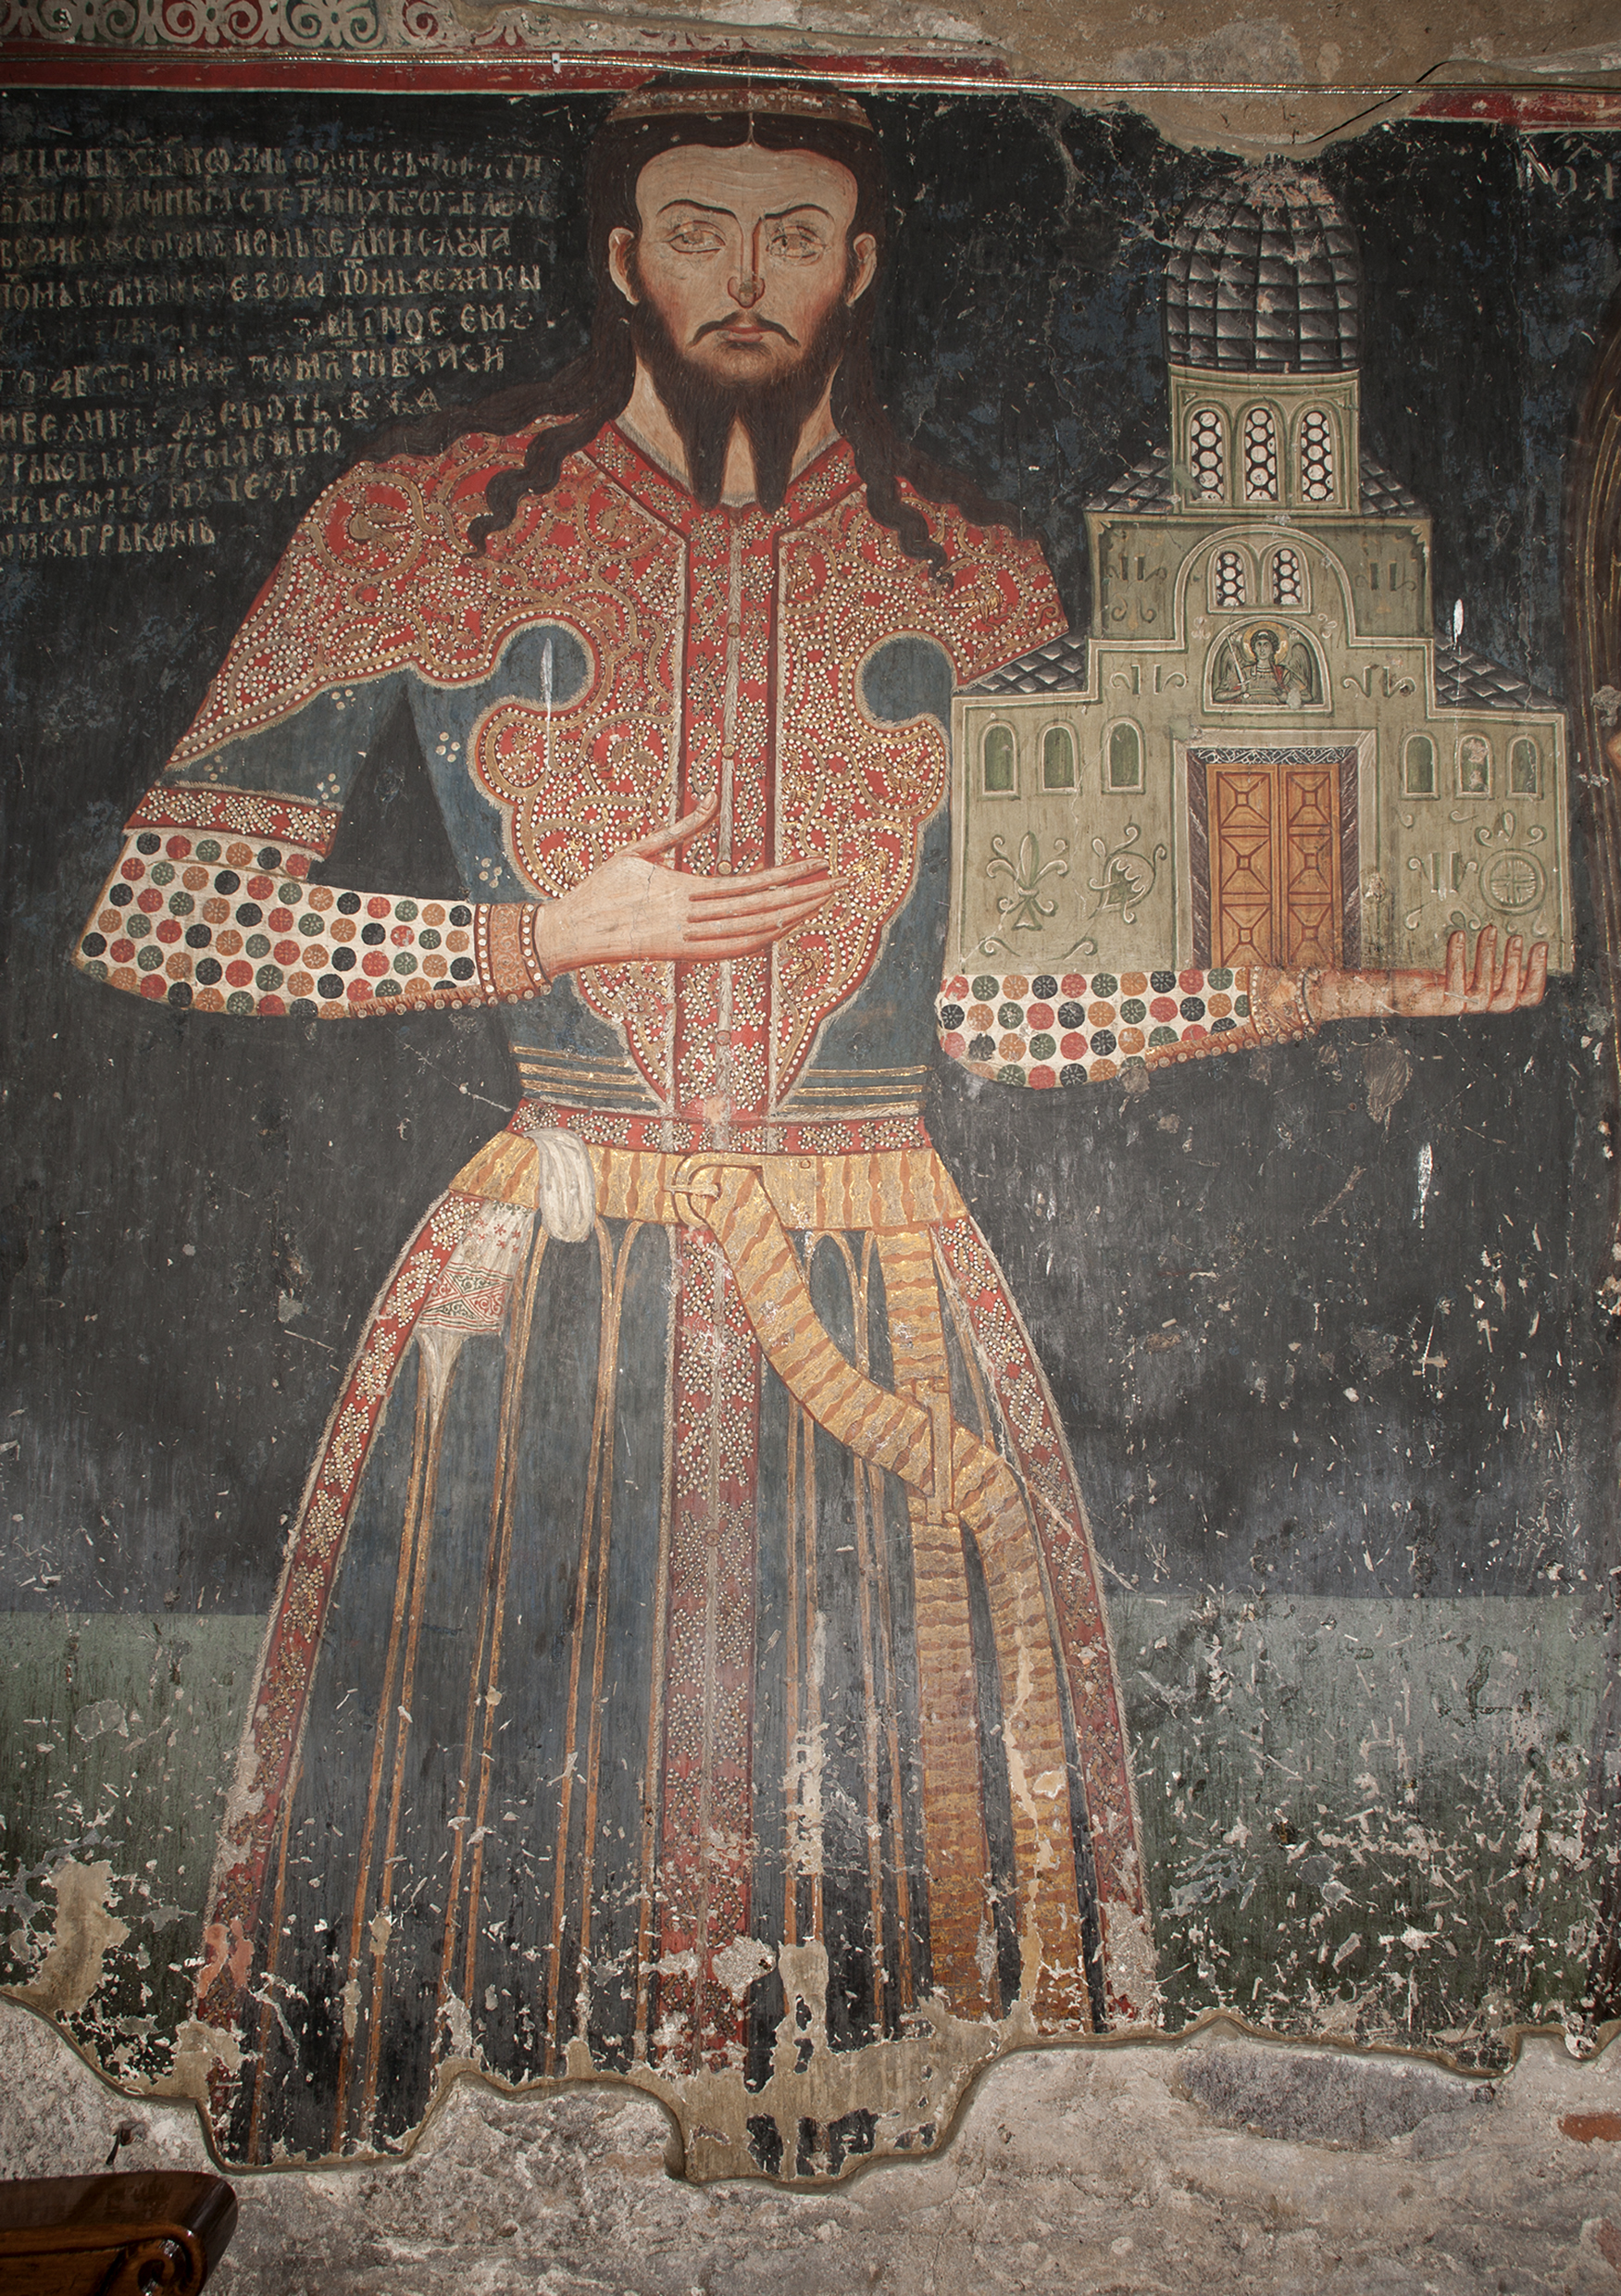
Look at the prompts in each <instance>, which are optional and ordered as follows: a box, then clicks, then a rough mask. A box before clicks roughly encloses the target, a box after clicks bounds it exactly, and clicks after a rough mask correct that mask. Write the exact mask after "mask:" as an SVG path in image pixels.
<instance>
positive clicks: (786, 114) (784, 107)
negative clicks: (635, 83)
mask: <svg viewBox="0 0 1621 2296" xmlns="http://www.w3.org/2000/svg"><path fill="white" fill-rule="evenodd" d="M672 112H674V113H680V112H690V113H700V114H707V115H708V116H709V117H711V118H716V117H718V116H719V115H722V114H725V113H730V112H745V113H749V114H757V115H758V116H759V117H761V118H763V119H831V120H836V121H837V122H838V123H839V125H840V126H841V127H845V128H859V129H861V130H863V131H865V132H866V133H867V134H868V135H871V134H872V132H873V125H872V121H871V120H870V119H868V117H867V113H866V112H865V111H864V110H863V109H862V107H861V106H860V105H859V104H858V103H857V102H856V101H855V98H854V96H853V95H846V94H844V93H843V92H842V89H839V88H829V87H827V86H825V85H822V84H820V83H817V82H813V81H781V80H751V79H749V78H748V77H747V76H746V75H745V74H744V73H742V72H738V73H736V74H734V75H729V76H728V78H727V79H725V80H721V81H716V80H706V81H700V82H698V83H696V84H695V85H694V86H692V87H690V88H645V89H638V90H637V91H636V93H635V94H632V95H627V96H625V97H624V98H623V99H622V100H621V101H620V102H619V103H617V104H616V105H615V106H614V108H613V110H612V111H611V112H610V113H609V114H608V125H609V127H610V128H616V127H617V126H618V125H619V124H620V123H621V121H623V120H628V119H664V118H665V117H666V116H667V114H669V113H672Z"/></svg>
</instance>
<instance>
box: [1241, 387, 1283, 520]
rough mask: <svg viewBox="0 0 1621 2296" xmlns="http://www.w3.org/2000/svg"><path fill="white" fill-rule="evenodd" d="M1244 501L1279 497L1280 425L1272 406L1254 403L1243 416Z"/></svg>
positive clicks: (1274, 499) (1261, 500)
mask: <svg viewBox="0 0 1621 2296" xmlns="http://www.w3.org/2000/svg"><path fill="white" fill-rule="evenodd" d="M1244 500H1245V501H1246V502H1276V501H1277V500H1278V425H1277V423H1276V422H1275V421H1274V420H1273V418H1272V409H1271V408H1270V407H1269V406H1252V407H1251V409H1250V411H1249V413H1248V414H1247V415H1246V416H1245V417H1244Z"/></svg>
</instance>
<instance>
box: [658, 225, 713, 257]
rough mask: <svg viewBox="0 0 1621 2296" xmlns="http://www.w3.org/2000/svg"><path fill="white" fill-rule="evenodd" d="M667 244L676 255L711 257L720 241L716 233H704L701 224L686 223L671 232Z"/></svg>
mask: <svg viewBox="0 0 1621 2296" xmlns="http://www.w3.org/2000/svg"><path fill="white" fill-rule="evenodd" d="M720 243H721V240H720V234H719V232H718V231H706V230H705V227H704V226H703V225H702V224H701V223H688V224H684V225H683V226H682V227H681V228H680V230H679V231H672V232H671V233H670V235H669V240H668V244H669V245H670V246H672V247H673V248H674V249H675V251H676V253H677V254H678V255H682V256H712V255H714V254H715V253H716V251H717V248H718V247H719V246H720Z"/></svg>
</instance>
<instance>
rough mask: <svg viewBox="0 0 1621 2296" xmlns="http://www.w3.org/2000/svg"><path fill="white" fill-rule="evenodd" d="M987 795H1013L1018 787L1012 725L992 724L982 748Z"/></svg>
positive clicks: (982, 763) (981, 754)
mask: <svg viewBox="0 0 1621 2296" xmlns="http://www.w3.org/2000/svg"><path fill="white" fill-rule="evenodd" d="M979 755H980V762H981V766H982V768H983V772H984V777H985V794H986V796H987V797H1011V796H1012V795H1013V793H1014V792H1015V791H1016V789H1017V787H1018V775H1017V772H1016V759H1015V751H1014V746H1013V728H1012V727H1011V726H991V727H989V728H988V729H987V730H986V734H985V742H984V746H983V748H982V749H981V750H980V753H979Z"/></svg>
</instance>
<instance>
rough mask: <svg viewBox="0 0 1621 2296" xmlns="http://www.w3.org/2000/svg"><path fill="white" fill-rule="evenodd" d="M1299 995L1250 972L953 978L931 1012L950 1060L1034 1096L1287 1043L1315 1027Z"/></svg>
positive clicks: (1289, 977)
mask: <svg viewBox="0 0 1621 2296" xmlns="http://www.w3.org/2000/svg"><path fill="white" fill-rule="evenodd" d="M1309 978H1310V977H1309V975H1308V976H1307V980H1309ZM1305 988H1306V983H1305V982H1304V981H1303V980H1301V979H1300V978H1299V977H1297V976H1295V975H1293V974H1290V973H1280V972H1274V971H1272V970H1270V969H1267V968H1263V967H1259V966H1249V967H1239V968H1238V969H1236V970H1234V969H1232V968H1230V967H1226V966H1218V967H1214V968H1212V969H1209V970H1201V969H1200V968H1198V967H1185V968H1184V969H1183V970H1182V971H1180V972H1177V971H1174V970H1172V969H1171V968H1170V967H1160V968H1158V969H1155V970H1152V971H1148V972H1120V973H1112V972H1096V973H1064V974H1062V975H1059V974H1055V973H1037V974H1034V975H1029V974H1026V973H976V974H975V975H974V976H973V977H972V978H971V979H970V978H969V977H968V976H967V975H966V974H963V973H958V974H956V975H954V977H953V978H952V979H950V980H947V981H946V982H945V983H944V985H943V986H942V988H941V992H940V998H939V1002H938V1005H937V1007H936V1011H937V1017H938V1020H939V1026H940V1041H941V1047H942V1048H943V1050H944V1051H945V1052H946V1054H948V1055H949V1057H950V1058H951V1059H953V1060H957V1061H960V1062H961V1063H962V1065H963V1066H964V1067H966V1068H971V1069H972V1070H973V1072H974V1074H975V1075H976V1076H982V1077H987V1078H989V1079H991V1081H992V1082H993V1083H997V1084H1010V1085H1023V1086H1026V1087H1029V1088H1031V1089H1033V1090H1035V1091H1037V1092H1042V1091H1050V1090H1051V1089H1052V1088H1053V1087H1054V1085H1059V1084H1087V1083H1092V1084H1102V1083H1106V1082H1107V1081H1108V1080H1109V1079H1111V1078H1113V1077H1117V1076H1119V1075H1120V1074H1121V1073H1122V1072H1123V1071H1124V1070H1125V1069H1127V1068H1133V1067H1143V1068H1157V1067H1165V1066H1166V1065H1167V1064H1168V1063H1170V1062H1172V1061H1188V1060H1206V1059H1208V1058H1210V1056H1211V1055H1212V1054H1217V1053H1232V1052H1243V1051H1248V1050H1251V1049H1253V1047H1254V1046H1256V1045H1259V1044H1279V1043H1288V1042H1293V1041H1295V1040H1296V1039H1298V1038H1300V1037H1303V1036H1305V1035H1307V1034H1309V1033H1310V1032H1311V1031H1312V1029H1314V1028H1315V1027H1316V1023H1315V1022H1314V1020H1313V1018H1312V1017H1311V1013H1310V1011H1309V1009H1308V1006H1307V1003H1306V994H1305Z"/></svg>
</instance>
